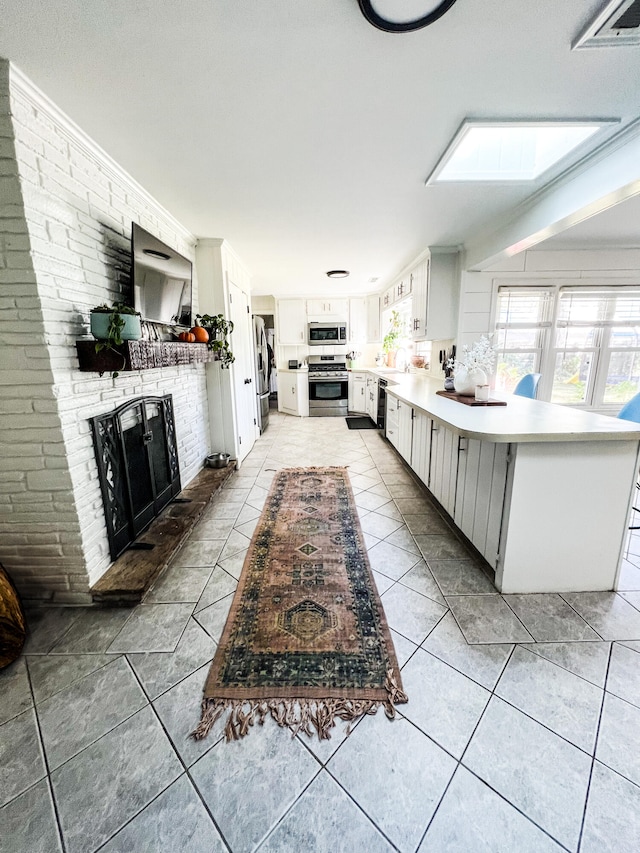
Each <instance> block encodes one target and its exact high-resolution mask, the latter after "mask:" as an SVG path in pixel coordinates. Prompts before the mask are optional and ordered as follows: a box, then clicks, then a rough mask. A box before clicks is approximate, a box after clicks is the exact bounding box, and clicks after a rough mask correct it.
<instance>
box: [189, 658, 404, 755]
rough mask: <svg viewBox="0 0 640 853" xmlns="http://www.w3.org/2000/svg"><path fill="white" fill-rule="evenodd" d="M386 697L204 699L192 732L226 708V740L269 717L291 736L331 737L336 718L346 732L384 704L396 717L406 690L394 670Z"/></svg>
mask: <svg viewBox="0 0 640 853" xmlns="http://www.w3.org/2000/svg"><path fill="white" fill-rule="evenodd" d="M384 686H385V690H386V693H387V698H386V699H384V700H381V699H309V698H298V699H288V698H287V699H285V698H280V699H258V700H255V701H252V700H249V699H203V700H202V715H201V718H200V723H199V724H198V726H197V727H196V729H195V730H194V731H193V732H192V733H191V737H192V738H193V739H194V740H202V739H203V738H205V737H206V736H207V735H208V734H209V732H210V731H211V729H212V728H213V726H214V725H215V724H216V722H217V721H218V720H219V719H220V717H221V716H222V715H223V714H224V712H225V711H226V710H229V715H228V717H227V722H226V724H225V728H224V733H225V737H226V740H227V743H228V742H229V741H232V740H239V739H240V738H243V737H245V736H246V735H248V734H249V732H250V729H251V726H253V725H254V723H256V722H257V723H258V724H259V725H261V726H262V725H264V722H265V720H266V718H267V717H268V716H271V717H272V719H273V720H275V722H276V723H277V724H278V725H279V726H280V728H287V729H289V730H290V731H291V734H292V737H295V735H297V734H298V733H299V732H303V733H304V734H306V735H307V736H308V737H313V735H314V733H317V735H318V738H319V739H320V740H329V739H330V738H331V731H330V730H331V729H332V728H334V726H335V724H336V719H339V720H344V721H345V722H348V723H349V725H348V726H347V730H346V735H347V736H348V735H350V734H351V728H352V725H353V723H355V722H356V721H357V720H359V719H360V718H361V717H363V716H365V715H366V714H375V713H377V711H378V708H380V707H383V708H384V710H385V714H386V715H387V717H388V718H389V719H390V720H393V719H395V716H396V710H395V707H394V706H395V705H401V704H404V703H406V702H407V701H408V698H407V695H406V693H404V691H403V690H401V689H400V688H399V687H398V684H397V682H396V679H395V676H394V672H393V670H392V669H389V670H387V677H386V680H385V685H384Z"/></svg>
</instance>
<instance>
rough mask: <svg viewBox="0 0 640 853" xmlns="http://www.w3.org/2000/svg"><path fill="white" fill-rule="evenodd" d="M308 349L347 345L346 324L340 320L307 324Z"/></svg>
mask: <svg viewBox="0 0 640 853" xmlns="http://www.w3.org/2000/svg"><path fill="white" fill-rule="evenodd" d="M308 342H309V346H310V347H326V346H340V345H341V344H346V343H347V324H346V323H345V322H342V321H341V320H339V321H336V320H333V321H331V320H328V321H326V322H325V323H309V334H308Z"/></svg>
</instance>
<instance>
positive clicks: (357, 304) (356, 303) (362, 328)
mask: <svg viewBox="0 0 640 853" xmlns="http://www.w3.org/2000/svg"><path fill="white" fill-rule="evenodd" d="M367 319H368V318H367V300H366V298H362V299H350V300H349V328H348V333H349V340H350V342H351V343H352V344H366V342H367Z"/></svg>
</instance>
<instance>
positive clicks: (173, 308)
mask: <svg viewBox="0 0 640 853" xmlns="http://www.w3.org/2000/svg"><path fill="white" fill-rule="evenodd" d="M131 245H132V255H133V302H134V307H135V309H136V311H139V312H140V314H141V315H142V318H143V320H152V321H153V322H155V323H166V324H167V325H179V326H187V327H190V326H191V325H192V322H191V319H192V318H191V313H192V304H191V283H192V265H191V261H190V260H188V259H187V258H184V257H183V256H182V255H179V254H178V253H177V252H176V251H175V250H174V249H172V248H171V247H170V246H167V245H166V244H165V243H163V242H162V241H161V240H158V238H157V237H154V236H153V234H149V232H148V231H145V230H144V228H141V227H140V226H139V225H138V224H137V223H136V222H134V223H132V226H131Z"/></svg>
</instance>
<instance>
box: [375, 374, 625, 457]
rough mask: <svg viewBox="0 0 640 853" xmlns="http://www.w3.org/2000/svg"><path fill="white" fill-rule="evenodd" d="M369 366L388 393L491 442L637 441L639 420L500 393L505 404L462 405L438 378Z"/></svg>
mask: <svg viewBox="0 0 640 853" xmlns="http://www.w3.org/2000/svg"><path fill="white" fill-rule="evenodd" d="M362 370H368V369H367V368H362ZM370 372H371V373H375V374H376V375H378V376H382V377H383V378H385V379H387V380H388V382H389V385H388V386H387V393H388V394H391V395H392V396H394V397H397V398H398V399H399V400H402V401H403V402H405V403H408V404H409V405H410V406H412V407H413V408H415V409H420V410H421V411H423V412H425V413H426V414H427V415H429V416H430V417H432V418H433V419H434V420H436V421H439V422H440V423H442V424H444V425H445V426H448V427H450V428H451V429H453V430H454V431H455V432H457V433H459V434H460V435H465V436H468V437H469V438H479V439H483V440H485V441H493V442H497V443H503V442H511V441H513V442H535V441H622V440H627V441H640V424H634V423H632V422H631V421H623V420H619V419H618V418H612V417H609V416H607V415H598V414H594V413H593V412H582V411H580V410H578V409H573V408H570V407H568V406H558V405H556V404H555V403H544V402H542V401H539V400H530V399H528V398H526V397H513V396H507V397H504V398H503V399H505V400H506V401H507V405H506V406H465V405H464V403H458V402H457V400H451V399H447V398H446V397H440V396H438V395H437V394H436V391H440V390H442V389H443V382H442V381H441V380H437V379H432V378H430V377H428V376H419V375H415V374H414V375H412V374H402V373H400V374H398V373H396V374H389V373H384V372H379V371H378V370H376V369H371V371H370Z"/></svg>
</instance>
